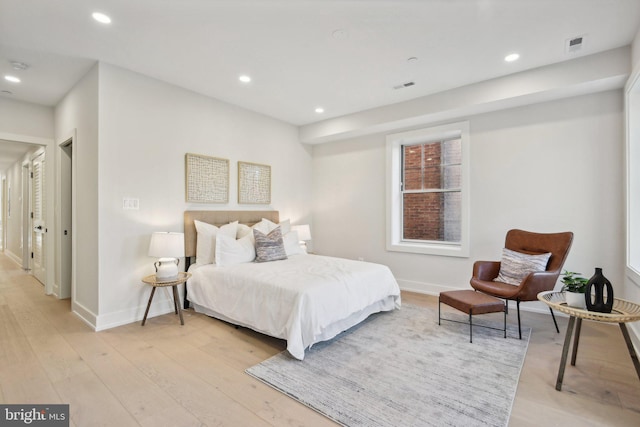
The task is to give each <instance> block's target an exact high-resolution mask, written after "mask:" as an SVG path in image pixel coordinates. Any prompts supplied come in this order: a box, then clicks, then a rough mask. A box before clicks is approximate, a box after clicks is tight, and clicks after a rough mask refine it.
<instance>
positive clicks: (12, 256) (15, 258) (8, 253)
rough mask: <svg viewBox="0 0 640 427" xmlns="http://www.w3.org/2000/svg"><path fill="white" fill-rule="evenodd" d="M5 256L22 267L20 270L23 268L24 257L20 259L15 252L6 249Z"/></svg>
mask: <svg viewBox="0 0 640 427" xmlns="http://www.w3.org/2000/svg"><path fill="white" fill-rule="evenodd" d="M4 254H5V255H6V256H7V257H8V258H9V259H10V260H11V261H13V262H15V263H16V264H18V265H19V266H20V268H22V257H19V256H18V255H16V254H14V253H13V252H11V251H10V250H9V249H5V250H4Z"/></svg>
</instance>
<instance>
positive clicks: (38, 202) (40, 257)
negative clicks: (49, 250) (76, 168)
mask: <svg viewBox="0 0 640 427" xmlns="http://www.w3.org/2000/svg"><path fill="white" fill-rule="evenodd" d="M31 170H32V172H33V175H32V178H31V185H32V190H31V191H32V193H31V194H32V197H33V199H32V205H31V206H32V212H31V218H32V220H31V224H32V236H31V242H32V246H31V258H32V261H33V263H32V268H33V275H34V276H35V277H36V279H38V280H39V281H40V282H42V283H43V284H44V282H45V259H44V255H45V242H46V232H47V227H46V224H45V206H46V203H45V202H46V200H45V196H46V192H45V188H46V187H45V157H44V152H43V153H41V154H39V155H37V156H36V157H34V158H33V160H32V168H31Z"/></svg>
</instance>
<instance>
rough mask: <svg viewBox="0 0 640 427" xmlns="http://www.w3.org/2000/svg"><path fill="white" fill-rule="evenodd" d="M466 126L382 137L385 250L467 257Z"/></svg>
mask: <svg viewBox="0 0 640 427" xmlns="http://www.w3.org/2000/svg"><path fill="white" fill-rule="evenodd" d="M468 140H469V137H468V124H467V123H466V122H464V123H454V124H450V125H444V126H438V127H434V128H428V129H419V130H416V131H409V132H403V133H399V134H394V135H389V136H388V137H387V185H388V186H389V191H388V194H389V197H388V201H387V209H388V215H387V221H388V222H387V249H388V250H391V251H402V252H416V253H425V254H435V255H450V256H461V257H465V256H468V253H469V250H468V241H469V239H468V217H469V215H468V209H469V202H468V201H469V195H468V193H469V189H468V184H467V183H468V175H469V173H468V170H469V167H468V165H469V161H468V158H469V149H468V145H469V142H468Z"/></svg>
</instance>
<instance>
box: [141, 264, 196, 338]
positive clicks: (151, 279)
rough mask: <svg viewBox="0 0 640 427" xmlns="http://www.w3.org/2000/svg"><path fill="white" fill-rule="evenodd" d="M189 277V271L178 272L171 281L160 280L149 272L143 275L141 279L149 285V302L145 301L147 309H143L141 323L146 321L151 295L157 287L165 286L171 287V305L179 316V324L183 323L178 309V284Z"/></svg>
mask: <svg viewBox="0 0 640 427" xmlns="http://www.w3.org/2000/svg"><path fill="white" fill-rule="evenodd" d="M189 277H191V273H185V272H183V271H181V272H179V273H178V277H177V278H176V279H174V280H171V281H160V280H158V278H157V277H156V275H155V274H151V275H149V276H147V277H144V278H143V279H142V281H143V282H144V283H146V284H147V285H149V286H151V295H150V296H149V302H148V303H147V309H146V310H145V311H144V317H143V318H142V325H141V326H144V324H145V322H146V321H147V314H149V307H151V301H152V300H153V295H155V293H156V289H157V288H163V287H166V286H171V287H172V288H173V307H174V308H175V312H176V314H178V315H179V316H180V324H181V325H184V319H183V318H182V310H181V309H180V303H179V301H180V299H179V297H178V285H181V284H183V283H185V282H186V281H187V280H189Z"/></svg>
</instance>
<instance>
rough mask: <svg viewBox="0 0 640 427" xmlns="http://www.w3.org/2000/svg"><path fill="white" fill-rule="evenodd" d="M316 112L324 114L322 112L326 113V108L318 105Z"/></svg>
mask: <svg viewBox="0 0 640 427" xmlns="http://www.w3.org/2000/svg"><path fill="white" fill-rule="evenodd" d="M316 113H318V114H322V113H324V108H322V107H316Z"/></svg>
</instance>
